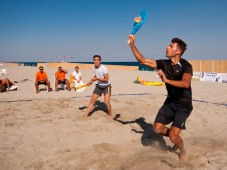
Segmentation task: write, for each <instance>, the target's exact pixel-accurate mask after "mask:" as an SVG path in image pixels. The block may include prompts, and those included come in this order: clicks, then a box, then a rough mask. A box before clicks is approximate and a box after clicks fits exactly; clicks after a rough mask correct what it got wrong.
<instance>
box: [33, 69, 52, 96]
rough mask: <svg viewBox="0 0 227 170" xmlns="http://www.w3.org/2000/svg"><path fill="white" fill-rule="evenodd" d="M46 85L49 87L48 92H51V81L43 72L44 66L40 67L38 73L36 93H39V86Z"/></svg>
mask: <svg viewBox="0 0 227 170" xmlns="http://www.w3.org/2000/svg"><path fill="white" fill-rule="evenodd" d="M40 84H45V85H47V90H48V92H50V81H49V80H48V78H47V74H46V72H44V71H43V66H40V67H39V72H37V73H36V79H35V90H36V93H38V92H39V85H40Z"/></svg>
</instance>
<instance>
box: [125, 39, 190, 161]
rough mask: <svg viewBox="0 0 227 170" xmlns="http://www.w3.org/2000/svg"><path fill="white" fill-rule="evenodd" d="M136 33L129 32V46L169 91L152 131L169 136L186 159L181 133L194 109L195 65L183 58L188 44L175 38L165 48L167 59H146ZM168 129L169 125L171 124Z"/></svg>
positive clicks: (181, 156) (181, 155)
mask: <svg viewBox="0 0 227 170" xmlns="http://www.w3.org/2000/svg"><path fill="white" fill-rule="evenodd" d="M134 41H135V35H129V46H130V47H131V50H132V52H133V54H134V56H135V58H136V59H137V60H138V61H139V62H140V63H141V64H143V65H146V66H148V67H151V68H154V69H155V70H156V71H157V73H158V74H159V76H160V78H161V79H162V81H163V82H165V84H166V89H167V92H168V95H167V98H166V100H165V102H164V104H163V106H162V107H161V108H160V110H159V112H158V114H157V116H156V119H155V122H154V125H153V130H154V132H156V133H160V134H162V135H164V136H168V137H169V138H170V140H171V142H173V143H174V144H175V147H177V148H179V149H180V153H179V159H180V160H186V158H187V152H186V149H185V147H184V143H183V140H182V138H181V137H180V132H181V130H182V129H185V122H186V119H187V118H188V116H189V115H190V113H191V111H192V108H193V107H192V91H191V79H192V75H193V73H192V66H191V64H190V63H189V62H188V61H186V60H184V59H183V58H181V56H182V55H183V53H184V51H185V50H186V47H187V45H186V44H185V42H184V41H182V40H181V39H179V38H173V39H172V41H171V43H170V44H169V45H168V46H167V47H166V57H167V58H168V59H165V60H164V59H163V60H153V59H149V58H145V57H144V56H143V55H142V54H141V53H140V52H139V51H138V50H137V48H136V46H135V44H134ZM171 122H172V125H171V127H170V128H168V127H167V126H166V125H167V124H169V123H171Z"/></svg>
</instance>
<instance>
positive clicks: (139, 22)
mask: <svg viewBox="0 0 227 170" xmlns="http://www.w3.org/2000/svg"><path fill="white" fill-rule="evenodd" d="M146 19H147V11H146V10H143V11H141V12H140V13H139V15H138V16H137V17H135V18H134V23H133V26H132V31H131V34H133V35H135V34H136V33H137V31H138V30H139V29H140V28H141V27H142V26H143V24H144V22H145V21H146ZM128 43H130V41H129V40H128Z"/></svg>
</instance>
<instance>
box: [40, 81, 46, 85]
mask: <svg viewBox="0 0 227 170" xmlns="http://www.w3.org/2000/svg"><path fill="white" fill-rule="evenodd" d="M40 84H45V85H47V82H46V81H38V85H40Z"/></svg>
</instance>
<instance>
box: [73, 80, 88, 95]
mask: <svg viewBox="0 0 227 170" xmlns="http://www.w3.org/2000/svg"><path fill="white" fill-rule="evenodd" d="M87 86H88V84H85V83H83V82H80V83H77V84H76V85H75V89H76V92H79V93H80V92H83V91H84V90H85V89H86V87H87Z"/></svg>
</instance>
